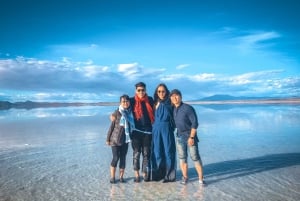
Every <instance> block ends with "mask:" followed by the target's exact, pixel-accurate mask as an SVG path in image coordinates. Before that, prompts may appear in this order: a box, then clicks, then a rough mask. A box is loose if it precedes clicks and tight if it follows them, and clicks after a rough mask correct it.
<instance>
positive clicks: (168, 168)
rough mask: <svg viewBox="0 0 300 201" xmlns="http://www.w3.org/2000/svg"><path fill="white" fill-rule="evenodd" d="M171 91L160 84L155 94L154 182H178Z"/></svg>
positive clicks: (152, 165)
mask: <svg viewBox="0 0 300 201" xmlns="http://www.w3.org/2000/svg"><path fill="white" fill-rule="evenodd" d="M169 94H170V91H169V90H168V88H167V86H166V85H165V84H163V83H162V84H159V85H158V86H157V87H156V89H155V93H154V96H153V97H154V123H153V126H152V159H151V169H152V180H155V181H159V180H162V179H163V182H164V183H166V182H174V181H176V145H175V137H174V127H175V125H174V120H173V113H172V106H171V102H170V99H169Z"/></svg>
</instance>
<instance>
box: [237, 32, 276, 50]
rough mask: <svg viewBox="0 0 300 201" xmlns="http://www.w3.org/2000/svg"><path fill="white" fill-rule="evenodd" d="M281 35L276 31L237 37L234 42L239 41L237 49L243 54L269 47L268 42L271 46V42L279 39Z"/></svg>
mask: <svg viewBox="0 0 300 201" xmlns="http://www.w3.org/2000/svg"><path fill="white" fill-rule="evenodd" d="M279 37H281V35H280V34H279V33H277V32H275V31H270V32H256V33H250V34H248V35H244V36H239V37H236V38H235V39H234V40H235V41H237V43H238V44H237V47H238V49H239V50H241V51H243V52H247V51H251V50H254V49H260V48H264V47H266V46H267V43H266V42H269V43H268V44H270V42H271V40H273V39H277V38H279Z"/></svg>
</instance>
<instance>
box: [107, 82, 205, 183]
mask: <svg viewBox="0 0 300 201" xmlns="http://www.w3.org/2000/svg"><path fill="white" fill-rule="evenodd" d="M110 120H111V125H110V127H109V129H108V132H107V138H106V144H107V145H109V146H111V150H112V161H111V164H110V183H112V184H114V183H116V182H117V180H116V178H115V177H116V176H115V175H116V170H117V166H118V164H119V180H118V181H119V182H120V183H123V182H126V181H125V180H124V171H125V166H126V155H127V152H128V146H129V143H131V146H132V150H133V168H134V174H135V175H134V182H136V183H138V182H141V180H142V178H143V180H144V181H145V182H148V181H162V182H163V183H167V182H175V181H176V166H177V163H176V153H177V155H178V158H179V161H180V169H181V172H182V179H181V181H180V183H181V184H187V183H188V158H187V157H188V152H189V155H190V158H191V159H192V161H193V162H194V166H195V169H196V171H197V174H198V177H199V183H200V184H204V180H203V166H202V161H201V157H200V154H199V150H198V142H199V139H198V137H197V127H198V118H197V114H196V112H195V110H194V108H193V107H192V106H191V105H189V104H187V103H184V102H183V101H182V94H181V92H180V91H179V90H178V89H173V90H172V91H169V89H168V87H167V86H166V85H165V84H164V83H161V84H159V85H158V86H157V87H156V89H155V92H154V95H153V98H152V97H151V96H148V94H147V91H146V84H145V83H143V82H138V83H137V84H136V85H135V96H134V97H129V96H128V95H126V94H125V95H122V96H121V97H120V104H119V107H118V109H116V110H115V111H114V112H113V113H112V114H111V115H110ZM141 155H142V160H141V162H140V158H141V157H140V156H141ZM140 163H141V164H140ZM140 166H142V167H140ZM140 171H141V173H142V176H140Z"/></svg>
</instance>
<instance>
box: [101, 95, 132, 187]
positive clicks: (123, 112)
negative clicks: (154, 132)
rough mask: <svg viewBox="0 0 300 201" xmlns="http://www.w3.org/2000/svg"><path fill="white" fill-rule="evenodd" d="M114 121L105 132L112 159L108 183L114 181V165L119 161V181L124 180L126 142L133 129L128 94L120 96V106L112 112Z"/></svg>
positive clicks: (128, 140)
mask: <svg viewBox="0 0 300 201" xmlns="http://www.w3.org/2000/svg"><path fill="white" fill-rule="evenodd" d="M112 115H113V116H114V117H115V121H112V122H111V125H110V128H109V130H108V132H107V138H106V144H107V145H109V146H111V150H112V155H113V158H112V161H111V164H110V183H112V184H113V183H115V182H116V180H115V174H116V167H117V164H118V161H119V160H120V162H119V168H120V173H119V177H120V182H121V183H123V182H124V178H123V176H124V171H125V164H126V155H127V151H128V143H129V142H130V133H131V132H132V130H133V129H134V120H133V114H132V111H131V108H130V102H129V96H128V95H122V96H121V97H120V106H119V109H117V110H116V111H115V112H114V113H113V114H112Z"/></svg>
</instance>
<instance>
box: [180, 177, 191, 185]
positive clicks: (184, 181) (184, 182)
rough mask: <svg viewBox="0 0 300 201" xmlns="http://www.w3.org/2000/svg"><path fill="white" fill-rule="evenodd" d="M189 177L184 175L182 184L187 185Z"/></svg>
mask: <svg viewBox="0 0 300 201" xmlns="http://www.w3.org/2000/svg"><path fill="white" fill-rule="evenodd" d="M188 180H189V179H188V178H185V177H182V180H181V182H180V183H181V184H183V185H186V184H187V183H188Z"/></svg>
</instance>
